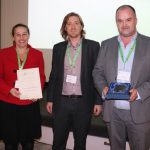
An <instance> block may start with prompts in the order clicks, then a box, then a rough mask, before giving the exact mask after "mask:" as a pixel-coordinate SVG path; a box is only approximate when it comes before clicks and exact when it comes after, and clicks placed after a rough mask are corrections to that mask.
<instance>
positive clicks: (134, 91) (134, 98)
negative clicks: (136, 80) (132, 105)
mask: <svg viewBox="0 0 150 150" xmlns="http://www.w3.org/2000/svg"><path fill="white" fill-rule="evenodd" d="M130 94H131V95H130V101H131V102H133V101H135V100H136V99H137V97H138V92H137V90H136V89H131V90H130Z"/></svg>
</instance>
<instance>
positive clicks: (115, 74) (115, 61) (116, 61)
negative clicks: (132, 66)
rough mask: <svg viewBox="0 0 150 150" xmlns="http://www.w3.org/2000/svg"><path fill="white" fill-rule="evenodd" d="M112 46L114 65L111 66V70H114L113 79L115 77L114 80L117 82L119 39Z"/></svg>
mask: <svg viewBox="0 0 150 150" xmlns="http://www.w3.org/2000/svg"><path fill="white" fill-rule="evenodd" d="M112 45H114V46H113V47H112V49H110V50H111V52H110V53H111V55H112V57H111V58H110V59H113V60H112V62H113V63H111V64H110V65H111V67H110V68H112V77H113V79H112V80H116V79H117V74H118V40H117V37H115V38H114V40H113V43H112ZM107 63H109V62H107Z"/></svg>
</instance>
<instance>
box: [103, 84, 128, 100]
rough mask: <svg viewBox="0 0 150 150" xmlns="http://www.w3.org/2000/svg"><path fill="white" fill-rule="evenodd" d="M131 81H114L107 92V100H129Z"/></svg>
mask: <svg viewBox="0 0 150 150" xmlns="http://www.w3.org/2000/svg"><path fill="white" fill-rule="evenodd" d="M130 88H131V84H130V83H117V82H112V83H111V84H110V86H109V89H108V92H107V94H106V100H129V99H130V92H129V91H130Z"/></svg>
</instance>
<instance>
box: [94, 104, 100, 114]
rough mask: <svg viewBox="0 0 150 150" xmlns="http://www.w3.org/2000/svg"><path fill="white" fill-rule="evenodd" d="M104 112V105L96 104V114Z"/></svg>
mask: <svg viewBox="0 0 150 150" xmlns="http://www.w3.org/2000/svg"><path fill="white" fill-rule="evenodd" d="M101 112H102V105H94V111H93V113H94V115H95V116H98V115H99V114H100V113H101Z"/></svg>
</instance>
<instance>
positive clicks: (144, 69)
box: [93, 5, 150, 150]
mask: <svg viewBox="0 0 150 150" xmlns="http://www.w3.org/2000/svg"><path fill="white" fill-rule="evenodd" d="M116 24H117V28H118V31H119V35H118V36H115V37H113V38H110V39H107V40H105V41H103V42H102V44H101V50H100V52H99V55H98V59H97V62H96V65H95V68H94V70H93V77H94V83H95V86H96V88H97V90H98V92H99V93H100V94H102V96H104V97H105V96H106V95H107V92H108V89H109V85H110V83H112V82H115V83H120V82H123V83H130V84H131V89H130V91H129V92H130V98H129V100H106V99H105V100H104V103H103V107H104V108H103V119H104V121H105V122H106V124H107V127H108V131H109V138H110V143H111V150H125V148H126V138H127V137H128V139H129V144H130V148H131V150H149V148H150V38H149V37H147V36H144V35H141V34H139V33H138V32H137V30H136V24H137V18H136V12H135V9H134V8H133V7H132V6H130V5H123V6H120V7H119V8H118V9H117V10H116Z"/></svg>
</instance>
